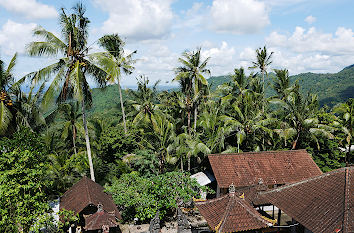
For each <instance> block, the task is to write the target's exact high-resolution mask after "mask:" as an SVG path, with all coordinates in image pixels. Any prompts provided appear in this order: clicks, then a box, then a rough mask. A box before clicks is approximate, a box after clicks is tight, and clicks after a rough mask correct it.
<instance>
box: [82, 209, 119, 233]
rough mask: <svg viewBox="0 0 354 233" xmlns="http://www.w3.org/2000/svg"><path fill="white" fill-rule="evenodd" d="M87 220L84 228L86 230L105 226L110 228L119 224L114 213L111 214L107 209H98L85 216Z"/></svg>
mask: <svg viewBox="0 0 354 233" xmlns="http://www.w3.org/2000/svg"><path fill="white" fill-rule="evenodd" d="M85 222H86V224H85V227H84V228H85V230H86V231H94V230H100V229H102V227H103V226H108V227H110V228H111V227H117V226H118V223H117V221H116V219H115V216H114V214H109V213H107V212H106V211H97V212H96V213H94V214H91V215H89V216H85Z"/></svg>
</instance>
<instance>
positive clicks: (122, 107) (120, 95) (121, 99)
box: [118, 78, 128, 134]
mask: <svg viewBox="0 0 354 233" xmlns="http://www.w3.org/2000/svg"><path fill="white" fill-rule="evenodd" d="M118 90H119V97H120V107H121V109H122V116H123V126H124V133H125V134H127V133H128V131H127V122H126V121H125V112H124V104H123V96H122V88H121V86H120V79H119V78H118Z"/></svg>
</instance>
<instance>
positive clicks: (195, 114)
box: [194, 106, 198, 132]
mask: <svg viewBox="0 0 354 233" xmlns="http://www.w3.org/2000/svg"><path fill="white" fill-rule="evenodd" d="M197 116H198V107H197V106H196V107H195V108H194V131H195V132H197Z"/></svg>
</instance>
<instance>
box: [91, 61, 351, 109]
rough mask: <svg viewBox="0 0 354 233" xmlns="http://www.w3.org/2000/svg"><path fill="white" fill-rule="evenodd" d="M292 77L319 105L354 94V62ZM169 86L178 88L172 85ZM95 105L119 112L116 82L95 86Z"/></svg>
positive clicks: (215, 80)
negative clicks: (341, 67)
mask: <svg viewBox="0 0 354 233" xmlns="http://www.w3.org/2000/svg"><path fill="white" fill-rule="evenodd" d="M274 75H275V74H274V73H269V77H268V78H267V79H266V80H265V81H266V83H267V85H266V86H267V88H266V95H267V96H272V95H274V94H275V93H274V91H273V90H272V89H271V82H272V77H274ZM290 80H291V81H292V82H295V81H296V80H298V82H299V84H300V86H301V90H302V93H304V94H306V93H308V92H310V93H315V94H317V95H318V97H319V101H320V105H321V106H323V105H328V106H334V105H336V104H337V103H340V102H345V101H346V100H347V99H348V98H354V64H353V65H350V66H347V67H345V68H344V69H343V70H341V71H339V72H338V73H326V74H317V73H311V72H308V73H302V74H297V75H292V76H290ZM230 81H231V77H230V76H229V75H224V76H212V77H210V78H209V79H208V82H209V84H210V86H211V89H212V90H216V88H217V87H218V86H219V85H221V84H223V83H226V82H230ZM163 90H166V87H164V88H163ZM170 90H178V89H177V88H176V87H171V88H170ZM92 95H93V96H92V97H93V106H92V108H91V110H90V113H103V112H104V113H107V112H112V114H120V105H119V95H118V87H117V85H109V86H107V87H106V88H93V89H92ZM123 98H124V100H127V99H128V98H129V96H128V95H127V93H126V91H124V90H123Z"/></svg>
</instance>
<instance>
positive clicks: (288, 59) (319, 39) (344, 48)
mask: <svg viewBox="0 0 354 233" xmlns="http://www.w3.org/2000/svg"><path fill="white" fill-rule="evenodd" d="M266 43H267V45H269V46H270V50H271V51H274V52H275V53H274V56H273V57H274V63H273V66H279V67H286V68H288V69H289V70H290V71H292V73H300V72H308V71H312V72H338V70H340V69H342V68H343V67H345V66H347V65H350V64H351V63H353V60H354V33H353V31H352V29H348V28H344V27H339V28H337V30H336V32H335V33H323V32H321V31H318V30H317V29H316V28H314V27H311V28H309V29H308V30H306V29H304V28H302V27H296V28H295V30H294V32H293V33H292V34H281V33H278V32H272V33H271V34H270V35H269V36H268V37H267V38H266Z"/></svg>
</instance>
